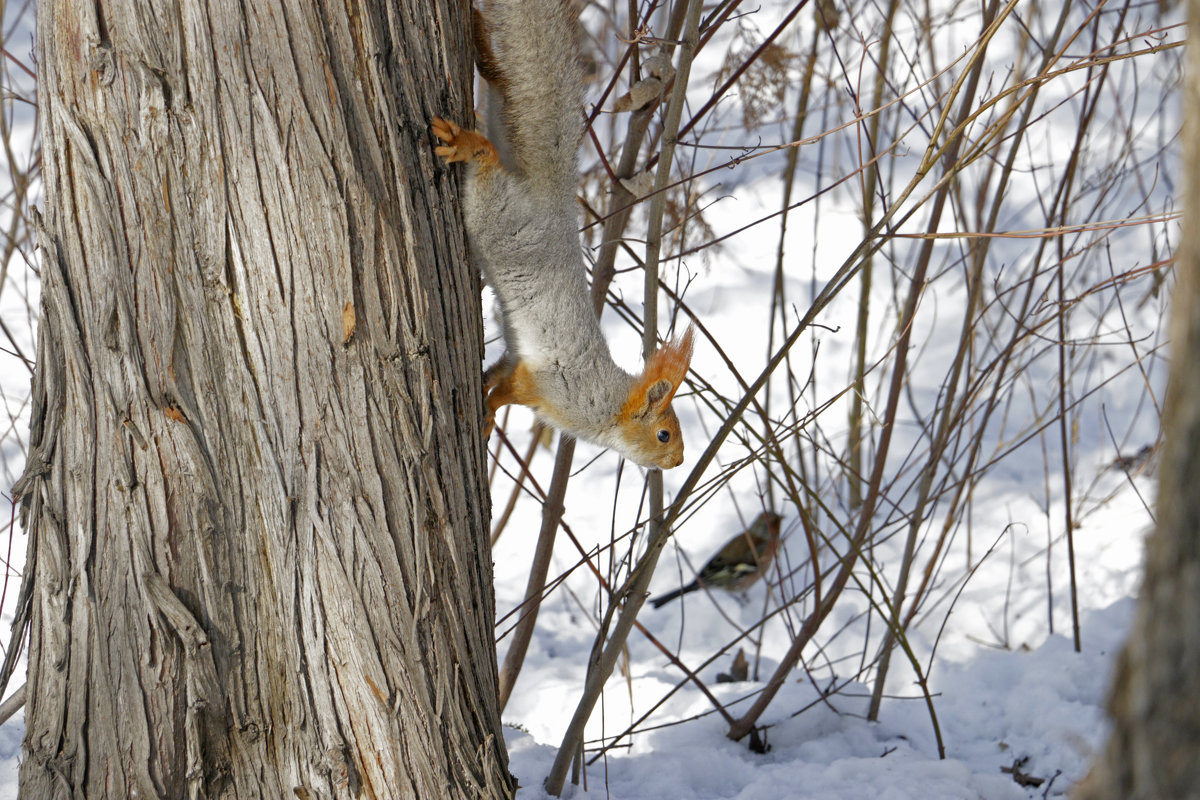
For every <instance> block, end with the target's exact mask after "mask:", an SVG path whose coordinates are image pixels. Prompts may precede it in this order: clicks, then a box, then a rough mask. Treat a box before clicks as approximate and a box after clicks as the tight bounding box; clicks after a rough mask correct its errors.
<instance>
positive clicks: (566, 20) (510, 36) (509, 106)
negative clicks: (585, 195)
mask: <svg viewBox="0 0 1200 800" xmlns="http://www.w3.org/2000/svg"><path fill="white" fill-rule="evenodd" d="M484 8H485V11H484V13H483V14H481V13H480V12H479V10H478V9H476V10H475V11H474V26H475V31H474V34H475V48H476V52H477V54H478V65H479V72H480V74H481V75H482V76H483V78H484V80H486V81H487V82H488V83H489V84H491V86H492V88H493V89H494V90H495V91H496V92H497V93H498V94H499V95H500V97H501V99H502V101H503V110H502V112H501V115H502V117H503V119H504V122H505V131H504V136H505V137H506V138H507V140H508V145H509V147H510V148H511V152H512V157H513V159H514V161H515V164H514V166H515V167H516V168H517V169H518V170H519V171H520V172H522V173H524V174H525V175H526V176H527V177H528V178H529V180H530V182H531V184H533V185H535V186H540V187H547V188H548V187H551V186H554V187H556V188H558V189H559V190H561V191H565V192H570V193H571V194H574V192H575V191H576V189H577V188H578V186H577V184H578V172H577V169H576V158H577V154H578V151H579V142H580V140H581V139H582V138H583V107H582V105H581V101H582V99H583V98H582V94H581V90H582V87H583V83H584V80H583V65H582V63H581V62H580V60H579V57H578V54H579V44H580V43H579V41H578V37H579V27H578V25H577V24H576V18H577V17H578V13H577V11H576V10H575V8H574V6H573V5H572V3H571V2H570V1H569V0H536V2H532V1H531V0H517V2H512V0H508V1H507V2H498V1H497V0H491V2H489V3H488V4H487V5H486V6H485V7H484ZM487 133H488V134H489V135H490V136H493V137H494V136H496V134H497V132H495V131H490V130H489V131H488V132H487Z"/></svg>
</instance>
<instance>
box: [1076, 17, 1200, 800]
mask: <svg viewBox="0 0 1200 800" xmlns="http://www.w3.org/2000/svg"><path fill="white" fill-rule="evenodd" d="M1188 5H1189V9H1188V11H1189V16H1190V17H1191V20H1192V26H1191V28H1190V33H1189V37H1188V38H1189V43H1188V60H1189V62H1190V63H1189V64H1188V70H1187V78H1186V86H1185V89H1184V103H1183V105H1184V136H1183V151H1184V213H1185V219H1187V220H1192V219H1194V218H1195V215H1196V211H1197V209H1198V208H1200V27H1197V22H1198V21H1200V0H1191V2H1190V3H1189V4H1188ZM1175 276H1176V285H1175V291H1174V293H1173V295H1172V305H1173V308H1172V311H1171V377H1170V383H1169V386H1168V387H1167V398H1166V403H1165V407H1164V412H1163V428H1164V436H1163V449H1162V457H1161V460H1160V462H1159V467H1158V511H1157V516H1158V526H1157V530H1156V531H1155V532H1154V534H1153V535H1152V536H1151V537H1150V539H1149V541H1147V543H1146V575H1145V578H1144V580H1143V585H1142V591H1141V597H1140V599H1139V601H1138V612H1137V619H1136V620H1135V622H1134V624H1133V630H1132V632H1131V633H1130V637H1129V641H1128V642H1126V644H1125V649H1124V651H1123V652H1122V653H1121V656H1120V658H1119V659H1118V662H1117V672H1116V678H1115V681H1114V685H1113V689H1112V694H1111V697H1110V698H1109V711H1110V713H1111V714H1112V717H1113V733H1112V736H1111V738H1110V739H1109V742H1108V746H1107V748H1106V749H1105V751H1104V753H1103V754H1102V755H1101V757H1100V759H1099V760H1098V761H1097V763H1096V764H1095V765H1094V767H1093V768H1092V773H1091V774H1090V775H1089V776H1088V777H1087V780H1086V781H1084V783H1083V784H1082V785H1081V786H1080V787H1079V789H1078V791H1077V792H1076V797H1077V799H1078V800H1188V799H1189V798H1200V235H1197V233H1196V230H1195V229H1194V228H1192V227H1190V225H1189V224H1185V225H1184V227H1183V241H1182V243H1181V246H1180V248H1179V252H1178V254H1177V259H1176V262H1175Z"/></svg>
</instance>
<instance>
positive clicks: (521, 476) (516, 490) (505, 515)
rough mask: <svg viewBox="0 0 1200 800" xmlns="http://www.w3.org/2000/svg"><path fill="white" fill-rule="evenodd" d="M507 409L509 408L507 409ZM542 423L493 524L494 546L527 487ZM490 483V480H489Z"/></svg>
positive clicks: (538, 426) (530, 440) (534, 431)
mask: <svg viewBox="0 0 1200 800" xmlns="http://www.w3.org/2000/svg"><path fill="white" fill-rule="evenodd" d="M505 411H507V409H505ZM542 430H543V429H542V425H541V423H535V424H534V428H533V434H532V435H531V437H530V439H529V447H528V449H526V451H525V457H524V458H521V457H520V456H517V458H518V459H519V463H520V465H521V471H520V472H519V473H518V474H517V482H516V484H515V485H514V486H513V490H512V492H511V493H510V494H509V496H508V503H507V504H505V506H504V511H502V512H501V513H500V519H498V520H496V524H495V525H493V526H492V547H493V548H495V547H496V542H497V541H499V539H500V534H502V533H504V528H505V527H507V525H508V520H509V519H510V518H511V517H512V513H513V511H515V510H516V508H517V501H518V500H519V499H520V498H521V491H522V490H523V489H524V487H525V479H526V478H528V477H529V465H530V464H532V463H533V456H534V454H535V453H536V452H537V449H538V445H539V444H540V443H541V441H542ZM499 455H500V454H499V452H497V453H496V456H497V458H496V461H495V463H496V464H499V463H500V459H499ZM489 483H490V481H489Z"/></svg>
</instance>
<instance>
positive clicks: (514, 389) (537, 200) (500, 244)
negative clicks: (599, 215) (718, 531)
mask: <svg viewBox="0 0 1200 800" xmlns="http://www.w3.org/2000/svg"><path fill="white" fill-rule="evenodd" d="M472 14H473V24H474V39H475V49H476V57H477V65H478V68H479V72H480V75H482V76H483V78H484V80H486V81H487V82H488V83H489V84H490V85H491V87H492V88H493V90H494V91H495V92H497V93H498V94H499V96H500V98H501V100H502V103H503V113H502V118H503V120H504V130H503V131H502V132H500V133H499V134H497V135H503V136H505V137H506V138H507V141H508V147H509V148H510V149H511V158H512V160H513V162H514V163H513V165H512V167H511V168H508V167H506V166H505V165H504V164H502V163H501V158H500V155H499V153H498V152H497V150H496V146H495V145H494V144H493V143H492V142H491V141H489V140H488V138H487V137H486V136H484V135H482V134H480V133H477V132H473V131H468V130H463V129H462V128H460V127H459V126H458V125H456V124H455V123H453V122H451V121H449V120H446V119H442V118H439V117H435V118H433V120H432V130H433V134H434V136H435V137H436V138H437V139H438V140H439V141H440V142H441V143H442V144H440V145H439V146H437V147H436V148H435V150H434V152H435V153H436V154H437V155H438V156H440V157H441V158H442V159H443V160H444V161H445V162H446V164H451V163H454V162H459V161H461V162H464V163H465V165H466V176H465V178H466V180H465V186H464V189H463V194H462V203H463V217H464V222H465V226H466V230H467V241H468V245H469V247H470V251H471V257H472V260H473V261H474V262H475V263H476V264H477V265H478V266H479V267H480V268H481V271H482V272H483V273H484V274H485V275H486V277H487V281H488V283H489V284H490V285H491V286H492V288H493V289H494V290H495V292H496V294H497V296H498V297H499V300H500V307H501V311H502V315H503V326H504V339H505V342H506V344H507V346H508V353H506V355H505V356H504V357H503V358H502V359H501V360H500V361H499V362H498V363H497V364H496V365H495V366H493V367H492V368H490V369H489V370H488V371H487V372H486V373H485V384H486V386H485V389H486V392H487V416H486V420H485V425H484V427H485V434H490V433H491V428H492V425H493V423H494V420H495V413H496V410H497V409H499V408H500V407H502V406H504V405H508V404H510V403H517V404H520V405H524V406H528V407H529V408H531V409H532V410H533V412H534V414H535V415H536V416H537V417H538V418H539V419H541V420H542V421H543V422H545V423H547V424H549V425H550V426H552V427H554V428H557V429H558V430H559V431H561V432H562V433H564V434H567V435H569V436H573V437H575V438H576V439H583V440H585V441H589V442H593V443H595V444H599V445H602V446H605V447H610V448H612V449H613V450H616V451H617V452H618V453H620V454H621V455H623V456H625V457H626V458H628V459H630V460H631V461H633V462H635V463H637V464H639V465H641V466H643V467H647V468H659V469H671V468H672V467H677V466H679V465H680V464H682V463H683V437H682V435H681V432H680V429H679V419H678V418H677V417H676V415H675V411H674V409H673V408H672V407H671V400H672V399H673V398H674V396H675V392H676V391H677V390H678V389H679V385H680V383H682V381H683V379H684V377H685V376H686V375H687V371H688V366H689V364H690V363H691V357H692V345H693V342H692V339H693V331H692V328H691V327H690V326H689V328H688V330H687V332H686V333H685V334H684V335H683V336H682V337H680V338H678V339H677V340H675V341H673V342H671V343H669V344H665V345H663V346H661V347H660V348H659V349H658V350H657V351H656V352H655V353H654V354H653V355H651V356H650V358H648V359H647V361H646V364H645V366H644V368H643V370H642V373H641V374H640V375H631V374H629V373H628V372H626V371H625V370H623V369H621V367H619V366H618V365H617V364H616V363H615V362H614V361H613V359H612V354H611V353H610V351H609V348H608V342H607V341H606V340H605V338H604V333H603V332H602V331H601V329H600V322H599V320H598V319H597V317H596V314H595V313H594V312H593V310H592V302H591V298H590V294H589V291H588V284H587V277H586V271H585V268H584V261H583V251H582V246H581V244H580V240H579V225H578V204H577V201H576V199H575V192H576V189H577V187H578V185H579V170H578V166H577V163H576V157H577V152H578V149H579V144H580V141H581V140H582V138H583V133H584V127H583V114H582V102H583V86H584V79H583V67H582V65H581V63H580V61H579V59H578V48H577V47H576V42H577V39H576V32H575V28H576V16H577V15H576V14H574V13H572V11H571V9H570V5H569V0H503V1H501V0H493V2H491V3H490V4H489V6H488V17H487V19H486V20H485V19H484V17H483V15H482V14H480V12H479V11H478V10H477V9H473V10H472Z"/></svg>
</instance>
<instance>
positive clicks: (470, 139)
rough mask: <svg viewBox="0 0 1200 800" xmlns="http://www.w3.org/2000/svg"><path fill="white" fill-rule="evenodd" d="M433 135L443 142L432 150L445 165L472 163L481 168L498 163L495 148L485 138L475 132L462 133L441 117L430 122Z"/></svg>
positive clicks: (498, 159)
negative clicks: (460, 162) (458, 162)
mask: <svg viewBox="0 0 1200 800" xmlns="http://www.w3.org/2000/svg"><path fill="white" fill-rule="evenodd" d="M430 129H431V130H432V131H433V135H434V136H436V137H437V138H438V139H439V140H441V141H443V142H445V144H443V145H438V146H437V147H435V148H433V152H434V153H436V154H437V155H438V156H440V157H441V158H442V159H443V160H445V162H446V163H447V164H453V163H454V162H455V161H474V162H475V163H477V164H479V165H480V166H483V167H489V166H495V165H497V164H499V163H500V157H499V156H498V155H497V154H496V148H495V146H494V145H493V144H492V143H491V142H490V141H488V139H487V137H486V136H483V135H482V134H478V133H476V132H475V131H464V130H463V129H462V128H460V127H459V126H458V125H456V124H455V123H453V122H451V121H450V120H448V119H442V118H441V117H434V118H433V120H432V121H431V122H430Z"/></svg>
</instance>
